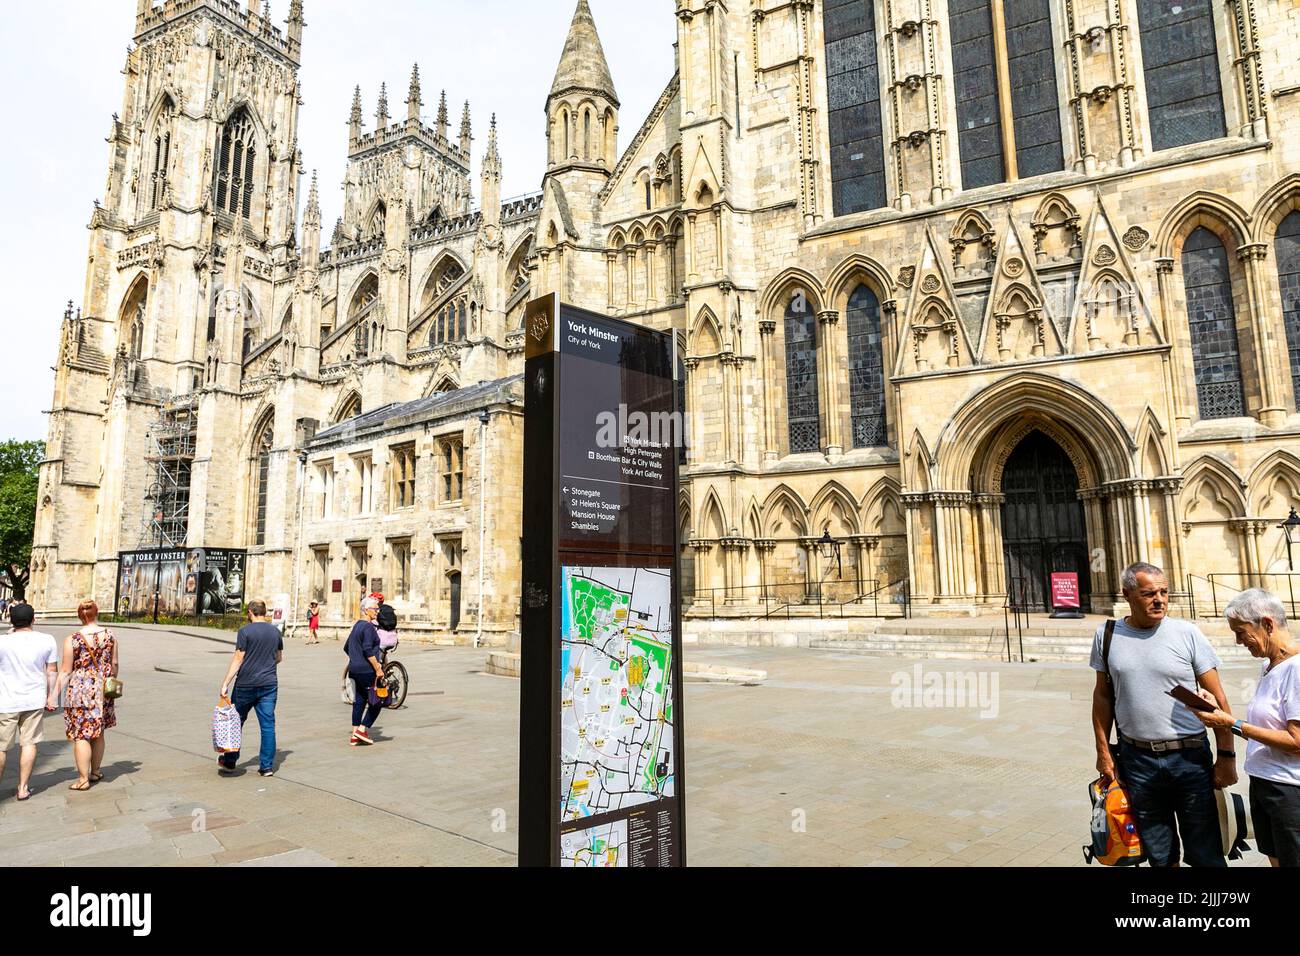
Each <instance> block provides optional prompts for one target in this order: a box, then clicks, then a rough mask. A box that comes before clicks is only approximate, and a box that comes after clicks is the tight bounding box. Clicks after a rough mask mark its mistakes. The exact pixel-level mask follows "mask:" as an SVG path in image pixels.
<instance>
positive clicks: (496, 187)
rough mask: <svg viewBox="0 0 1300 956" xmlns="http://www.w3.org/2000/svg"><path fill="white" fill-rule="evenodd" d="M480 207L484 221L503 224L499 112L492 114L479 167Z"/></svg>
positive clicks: (491, 223)
mask: <svg viewBox="0 0 1300 956" xmlns="http://www.w3.org/2000/svg"><path fill="white" fill-rule="evenodd" d="M479 178H480V185H479V200H480V202H479V208H480V209H482V211H483V222H484V223H486V224H490V225H494V226H496V225H500V224H501V154H500V153H499V152H497V114H496V113H493V114H492V122H491V123H490V124H489V125H488V141H487V149H486V150H484V151H483V163H482V165H481V166H480V169H479Z"/></svg>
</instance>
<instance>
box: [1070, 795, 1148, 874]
mask: <svg viewBox="0 0 1300 956" xmlns="http://www.w3.org/2000/svg"><path fill="white" fill-rule="evenodd" d="M1088 799H1090V800H1091V801H1092V843H1091V844H1090V845H1088V846H1085V847H1084V848H1083V858H1084V860H1086V861H1087V862H1089V863H1091V862H1092V861H1093V860H1096V861H1097V862H1098V863H1100V864H1101V865H1102V866H1137V865H1138V864H1139V863H1145V862H1146V859H1147V858H1146V854H1145V853H1144V852H1143V851H1142V839H1141V837H1139V836H1138V832H1137V824H1136V822H1134V820H1133V811H1132V810H1131V809H1129V805H1128V795H1127V794H1126V793H1124V788H1123V787H1121V786H1120V785H1119V784H1118V783H1116V782H1115V781H1114V780H1112V781H1111V782H1110V785H1109V786H1107V787H1106V788H1105V789H1104V790H1103V789H1102V786H1101V780H1099V779H1098V780H1094V781H1093V782H1092V783H1091V784H1089V785H1088Z"/></svg>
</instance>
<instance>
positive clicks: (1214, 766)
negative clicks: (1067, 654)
mask: <svg viewBox="0 0 1300 956" xmlns="http://www.w3.org/2000/svg"><path fill="white" fill-rule="evenodd" d="M1122 583H1123V587H1124V598H1125V600H1127V601H1128V605H1129V613H1128V615H1127V616H1126V617H1125V618H1124V619H1123V620H1122V621H1116V622H1114V633H1113V635H1112V636H1111V641H1110V650H1109V654H1107V653H1106V651H1105V636H1106V627H1107V625H1105V624H1103V625H1101V626H1100V627H1098V628H1097V633H1096V634H1095V635H1094V636H1093V641H1092V658H1091V661H1090V663H1091V665H1092V668H1093V670H1095V671H1097V683H1096V687H1095V688H1094V690H1093V695H1092V729H1093V736H1094V737H1095V740H1096V745H1097V772H1098V773H1099V774H1100V775H1101V779H1102V782H1103V784H1108V783H1109V782H1110V781H1111V780H1112V779H1115V780H1119V781H1120V783H1122V784H1123V785H1124V789H1125V792H1126V793H1127V794H1128V799H1129V805H1130V806H1131V807H1132V808H1133V816H1134V819H1135V821H1136V823H1137V828H1138V835H1139V836H1140V837H1141V838H1142V845H1143V847H1144V849H1145V850H1146V853H1147V856H1148V858H1149V859H1150V860H1151V863H1152V865H1153V866H1177V865H1178V860H1179V837H1180V836H1181V838H1182V843H1183V844H1184V847H1185V853H1184V854H1183V855H1184V856H1185V857H1186V860H1187V863H1188V864H1189V865H1191V866H1224V865H1225V863H1224V860H1223V848H1222V843H1221V839H1220V836H1219V815H1218V807H1217V805H1216V802H1215V799H1214V790H1215V789H1216V788H1220V789H1221V788H1223V787H1226V786H1230V785H1231V784H1233V783H1236V782H1237V767H1236V762H1235V761H1236V751H1235V749H1234V748H1233V745H1232V735H1231V733H1230V732H1228V731H1224V732H1222V733H1220V732H1219V731H1217V730H1216V732H1215V736H1216V738H1217V747H1218V753H1217V756H1214V757H1212V756H1211V755H1210V748H1209V741H1208V740H1207V739H1206V736H1205V728H1204V725H1202V724H1201V722H1200V721H1199V720H1197V719H1196V717H1195V716H1194V715H1193V714H1192V712H1191V711H1190V710H1189V709H1188V708H1187V707H1185V706H1184V705H1183V704H1180V703H1179V702H1178V701H1176V700H1174V699H1173V698H1172V697H1170V696H1169V694H1168V692H1169V690H1171V689H1172V688H1173V687H1174V686H1175V685H1178V684H1181V685H1182V686H1184V687H1186V688H1187V689H1188V690H1190V691H1192V692H1193V693H1195V691H1196V689H1197V685H1198V684H1199V685H1200V686H1201V687H1203V688H1205V689H1206V690H1207V691H1209V692H1210V693H1211V694H1212V695H1214V697H1215V699H1216V700H1217V701H1218V702H1219V707H1220V708H1221V709H1223V710H1227V709H1228V699H1227V697H1226V696H1225V695H1224V693H1223V685H1222V683H1221V682H1220V680H1219V671H1218V668H1219V663H1220V662H1219V656H1218V655H1217V654H1216V653H1215V652H1214V648H1212V647H1211V646H1210V642H1209V641H1207V640H1206V639H1205V635H1204V634H1202V633H1201V631H1200V629H1199V628H1197V627H1196V625H1194V624H1192V623H1191V622H1190V621H1181V620H1176V619H1171V618H1169V617H1168V616H1167V615H1168V610H1169V585H1168V583H1167V582H1166V581H1165V575H1164V572H1163V571H1161V570H1160V568H1158V567H1156V566H1155V565H1152V564H1146V563H1145V562H1139V563H1137V564H1132V565H1130V566H1129V567H1127V568H1125V569H1124V574H1123V577H1122ZM1112 723H1113V724H1115V727H1116V733H1117V735H1118V737H1119V747H1118V754H1116V753H1114V752H1112V746H1111V744H1110V728H1111V724H1112ZM1175 820H1176V821H1177V826H1176V827H1175Z"/></svg>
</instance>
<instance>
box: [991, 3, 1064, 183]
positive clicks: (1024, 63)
mask: <svg viewBox="0 0 1300 956" xmlns="http://www.w3.org/2000/svg"><path fill="white" fill-rule="evenodd" d="M1003 9H1004V11H1005V18H1006V27H1007V76H1008V77H1010V80H1011V113H1012V116H1013V117H1014V121H1013V123H1012V126H1013V127H1014V129H1015V134H1016V175H1017V176H1019V177H1020V178H1021V179H1024V178H1025V177H1027V176H1039V175H1041V174H1043V173H1054V172H1057V171H1058V170H1061V169H1063V168H1065V158H1064V156H1063V155H1062V153H1061V104H1060V99H1059V98H1058V97H1057V93H1056V58H1055V55H1054V52H1053V50H1054V47H1055V44H1054V43H1053V42H1052V14H1051V11H1050V9H1049V8H1048V5H1047V0H1005V6H1004V8H1003Z"/></svg>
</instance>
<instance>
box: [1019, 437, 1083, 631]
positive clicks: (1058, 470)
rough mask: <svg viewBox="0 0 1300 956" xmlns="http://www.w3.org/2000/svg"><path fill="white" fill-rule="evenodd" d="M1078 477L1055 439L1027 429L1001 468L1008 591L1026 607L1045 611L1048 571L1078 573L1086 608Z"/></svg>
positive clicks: (1048, 599) (1048, 600) (1081, 504)
mask: <svg viewBox="0 0 1300 956" xmlns="http://www.w3.org/2000/svg"><path fill="white" fill-rule="evenodd" d="M1078 492H1079V476H1078V474H1077V472H1076V471H1075V469H1074V464H1073V463H1072V462H1071V461H1070V457H1069V456H1068V455H1067V454H1066V453H1065V450H1064V449H1062V448H1061V446H1060V445H1058V444H1057V443H1056V442H1055V441H1053V440H1052V439H1051V438H1050V437H1048V436H1047V435H1045V434H1044V433H1043V432H1041V431H1037V430H1034V431H1031V432H1030V433H1029V434H1028V435H1026V436H1025V437H1024V438H1023V439H1021V441H1020V443H1019V444H1017V445H1016V447H1015V448H1014V449H1013V450H1012V452H1011V454H1010V455H1009V456H1008V457H1007V462H1006V466H1005V467H1004V469H1003V472H1002V495H1003V502H1002V549H1003V555H1004V559H1005V562H1006V580H1007V590H1008V592H1009V593H1010V594H1012V595H1013V596H1015V597H1019V595H1020V594H1021V593H1022V592H1021V587H1022V586H1023V594H1024V597H1025V603H1026V604H1028V605H1029V606H1030V607H1041V608H1042V609H1043V610H1050V609H1051V608H1050V606H1049V602H1050V598H1051V587H1050V575H1051V573H1052V572H1053V571H1074V572H1076V573H1077V574H1078V575H1079V590H1080V594H1079V603H1080V605H1081V606H1082V607H1084V608H1088V607H1090V606H1091V605H1090V597H1091V588H1090V583H1089V574H1088V535H1087V531H1086V527H1087V526H1086V524H1085V518H1084V511H1083V502H1081V501H1080V500H1079V495H1078Z"/></svg>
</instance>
